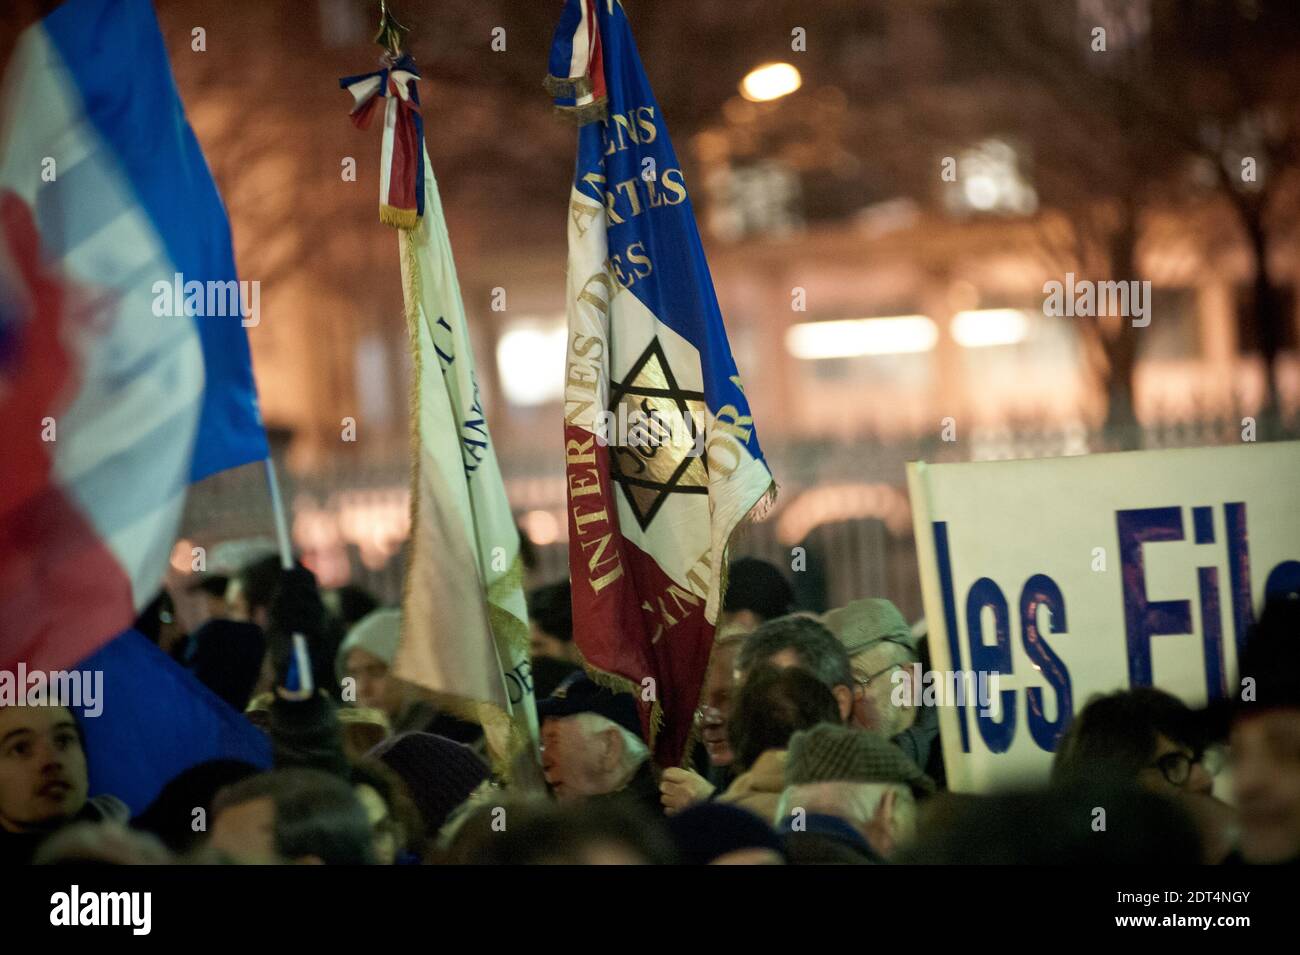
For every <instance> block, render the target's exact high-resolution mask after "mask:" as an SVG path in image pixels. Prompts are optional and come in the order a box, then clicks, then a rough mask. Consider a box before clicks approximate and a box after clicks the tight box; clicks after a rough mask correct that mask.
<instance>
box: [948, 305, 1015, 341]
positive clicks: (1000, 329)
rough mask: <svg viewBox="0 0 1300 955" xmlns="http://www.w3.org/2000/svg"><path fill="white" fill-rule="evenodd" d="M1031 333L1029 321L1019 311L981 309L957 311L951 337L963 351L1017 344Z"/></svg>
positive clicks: (1013, 309)
mask: <svg viewBox="0 0 1300 955" xmlns="http://www.w3.org/2000/svg"><path fill="white" fill-rule="evenodd" d="M1028 334H1029V319H1028V318H1027V317H1026V315H1025V313H1024V312H1022V311H1020V309H1017V308H979V309H971V310H969V311H964V312H958V313H957V314H956V315H954V316H953V319H952V337H953V338H954V339H955V340H956V342H957V344H958V345H961V346H962V347H963V348H987V347H988V346H990V345H1016V344H1019V343H1020V342H1022V341H1024V340H1025V337H1026V336H1027V335H1028Z"/></svg>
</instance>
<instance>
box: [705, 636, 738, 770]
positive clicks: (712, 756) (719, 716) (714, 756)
mask: <svg viewBox="0 0 1300 955" xmlns="http://www.w3.org/2000/svg"><path fill="white" fill-rule="evenodd" d="M739 650H740V645H739V644H738V643H733V644H731V645H730V646H722V647H717V648H716V649H715V650H714V651H713V658H712V659H711V660H710V661H709V670H708V673H706V674H705V677H704V702H703V703H702V704H701V706H700V711H699V724H700V739H701V740H702V741H703V742H704V749H705V750H706V751H707V752H708V754H709V762H711V763H713V765H714V766H730V765H731V763H732V760H734V759H735V755H734V754H733V753H732V752H731V742H730V741H729V740H728V739H727V720H729V719H731V703H732V696H733V695H734V688H735V685H736V683H735V675H734V673H733V671H734V669H735V666H736V654H737V652H738V651H739Z"/></svg>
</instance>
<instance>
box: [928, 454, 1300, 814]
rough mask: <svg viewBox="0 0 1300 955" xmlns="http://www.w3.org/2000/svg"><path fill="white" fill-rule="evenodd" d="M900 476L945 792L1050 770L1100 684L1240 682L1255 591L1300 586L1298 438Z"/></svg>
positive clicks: (1220, 688) (1199, 698) (1179, 687)
mask: <svg viewBox="0 0 1300 955" xmlns="http://www.w3.org/2000/svg"><path fill="white" fill-rule="evenodd" d="M908 488H909V491H910V494H911V499H912V516H913V521H914V525H915V529H916V542H917V558H918V560H919V562H920V570H921V587H922V594H923V597H924V600H925V613H926V619H927V622H928V624H929V634H930V636H929V643H930V653H931V663H932V667H933V669H934V671H935V672H934V674H933V675H927V679H926V681H925V682H924V683H923V686H922V688H921V692H919V693H918V696H922V695H923V694H924V697H923V700H922V702H934V701H938V702H940V703H941V704H943V705H941V706H940V711H939V720H940V724H939V725H940V733H941V737H942V744H943V756H944V766H945V769H946V772H947V775H948V784H949V786H950V788H952V789H953V790H955V791H964V792H988V791H990V790H995V789H1001V788H1007V787H1011V786H1015V785H1019V784H1036V783H1042V782H1044V781H1045V780H1046V779H1047V776H1048V773H1049V770H1050V768H1051V761H1052V753H1053V752H1054V750H1055V746H1056V741H1057V739H1058V737H1059V736H1060V734H1061V733H1062V732H1063V731H1064V730H1065V728H1066V727H1067V726H1068V725H1069V721H1070V719H1071V718H1072V716H1073V715H1074V714H1075V713H1077V712H1078V711H1079V710H1080V709H1082V707H1083V706H1084V704H1085V703H1086V702H1087V700H1088V699H1089V697H1091V696H1092V695H1093V694H1096V693H1105V692H1112V691H1115V690H1119V689H1124V688H1127V687H1130V686H1157V687H1160V688H1161V689H1164V690H1168V691H1169V692H1171V693H1174V694H1176V695H1177V696H1179V697H1181V698H1182V699H1183V700H1185V701H1186V702H1187V703H1189V704H1191V705H1194V706H1195V705H1201V704H1204V703H1205V701H1206V700H1207V699H1209V698H1221V697H1223V696H1225V695H1229V694H1231V695H1235V694H1236V693H1237V692H1239V688H1238V687H1236V686H1235V684H1234V682H1232V681H1233V680H1234V677H1235V673H1236V659H1237V652H1238V650H1239V648H1240V646H1241V644H1242V641H1244V639H1245V638H1246V634H1247V630H1248V628H1249V627H1250V625H1251V623H1252V622H1253V620H1254V616H1255V613H1256V612H1258V609H1259V607H1260V605H1261V603H1262V601H1263V599H1264V596H1265V593H1266V592H1268V593H1273V592H1279V593H1286V592H1294V591H1297V590H1300V442H1286V443H1270V444H1259V445H1244V446H1239V447H1223V448H1199V449H1190V450H1176V451H1134V452H1125V453H1121V454H1096V455H1089V456H1085V457H1071V458H1050V459H1040V460H1031V461H999V462H984V463H972V464H938V465H927V464H925V463H923V462H922V463H913V464H910V465H908ZM945 691H946V692H945ZM958 691H959V692H958ZM986 691H987V692H986Z"/></svg>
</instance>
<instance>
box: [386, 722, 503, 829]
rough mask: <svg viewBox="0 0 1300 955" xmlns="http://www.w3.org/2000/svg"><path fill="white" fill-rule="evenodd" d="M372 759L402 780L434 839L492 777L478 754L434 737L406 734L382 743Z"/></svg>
mask: <svg viewBox="0 0 1300 955" xmlns="http://www.w3.org/2000/svg"><path fill="white" fill-rule="evenodd" d="M369 756H370V757H371V758H377V759H379V760H380V761H381V762H382V763H383V764H384V765H385V766H387V767H388V768H389V769H391V770H392V771H393V772H395V773H396V774H397V775H398V776H400V777H401V779H402V782H404V783H405V784H406V788H407V791H408V792H410V794H411V800H412V801H413V802H414V803H415V806H416V808H417V809H418V810H419V811H420V819H421V821H422V822H423V823H424V830H425V832H426V833H427V834H428V835H429V836H430V837H433V836H435V835H436V834H437V832H438V830H439V829H441V828H442V826H443V823H445V822H446V821H447V817H448V816H450V815H451V813H452V810H454V809H455V808H456V807H457V806H459V805H460V804H461V803H463V802H464V801H465V800H466V799H468V798H469V797H470V794H471V793H473V792H474V790H476V789H478V787H479V786H481V785H482V784H483V783H485V782H486V781H487V779H488V777H489V775H490V773H489V770H488V766H487V764H486V763H485V762H483V760H482V759H481V758H480V757H479V755H478V754H477V753H475V752H474V750H472V749H470V748H469V747H468V746H465V745H464V744H462V743H457V742H455V741H454V740H449V739H446V738H445V737H442V736H435V735H433V734H432V733H402V734H401V735H400V736H395V737H393V738H392V739H389V740H385V741H384V742H383V743H380V744H379V745H378V746H376V747H375V748H374V749H373V750H371V751H370V753H369Z"/></svg>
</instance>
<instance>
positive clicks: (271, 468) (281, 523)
mask: <svg viewBox="0 0 1300 955" xmlns="http://www.w3.org/2000/svg"><path fill="white" fill-rule="evenodd" d="M262 463H263V464H265V465H266V484H267V487H268V488H270V491H271V513H272V514H273V515H274V517H275V539H276V543H278V544H279V545H280V566H281V567H283V568H284V569H285V570H292V569H293V547H292V545H291V544H290V543H289V522H288V521H287V520H285V516H284V498H282V497H281V496H280V482H279V480H278V479H277V478H276V475H275V462H274V461H273V460H271V456H270V455H267V456H266V459H265V460H264V461H263V462H262Z"/></svg>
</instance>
